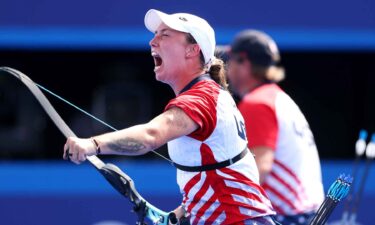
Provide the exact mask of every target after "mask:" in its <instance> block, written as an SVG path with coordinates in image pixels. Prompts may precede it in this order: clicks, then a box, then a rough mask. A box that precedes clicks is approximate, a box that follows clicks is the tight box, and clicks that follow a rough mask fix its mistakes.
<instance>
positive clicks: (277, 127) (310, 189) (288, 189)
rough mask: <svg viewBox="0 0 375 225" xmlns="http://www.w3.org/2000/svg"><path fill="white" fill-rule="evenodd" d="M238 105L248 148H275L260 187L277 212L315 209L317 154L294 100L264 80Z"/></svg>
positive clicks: (319, 186)
mask: <svg viewBox="0 0 375 225" xmlns="http://www.w3.org/2000/svg"><path fill="white" fill-rule="evenodd" d="M238 108H239V110H240V112H241V113H242V115H243V116H244V118H245V124H246V132H247V137H248V141H249V148H250V149H251V148H252V147H256V146H267V147H270V148H272V149H274V150H275V158H274V163H273V166H272V171H271V172H270V174H269V175H267V176H266V178H265V181H264V183H263V184H262V187H263V188H264V190H265V191H266V192H267V194H268V196H269V198H270V199H271V202H272V205H273V207H274V209H275V210H276V211H277V213H278V214H281V215H296V214H300V213H306V212H312V211H316V210H317V208H318V207H319V205H320V204H321V203H322V201H323V200H324V191H323V185H322V178H321V170H320V162H319V156H318V151H317V148H316V145H315V142H314V137H313V135H312V132H311V130H310V128H309V125H308V123H307V121H306V119H305V117H304V116H303V114H302V112H301V111H300V109H299V108H298V106H297V105H296V104H295V102H294V101H293V100H292V99H291V98H290V97H289V96H288V95H287V94H286V93H285V92H284V91H282V90H281V89H280V88H279V86H277V85H276V84H264V85H262V86H260V87H258V88H256V89H254V90H253V91H252V92H250V93H249V94H247V95H246V96H245V97H244V98H243V100H242V101H241V102H240V104H239V105H238ZM255 157H256V156H255Z"/></svg>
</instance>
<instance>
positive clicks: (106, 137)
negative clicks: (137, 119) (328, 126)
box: [94, 124, 159, 155]
mask: <svg viewBox="0 0 375 225" xmlns="http://www.w3.org/2000/svg"><path fill="white" fill-rule="evenodd" d="M94 139H95V140H96V141H97V142H98V144H99V147H100V151H101V154H117V155H142V154H145V153H147V152H149V151H151V150H154V149H155V148H157V147H159V145H157V142H156V137H155V134H154V133H153V131H152V129H150V128H148V126H147V124H142V125H137V126H133V127H130V128H127V129H124V130H120V131H116V132H112V133H107V134H103V135H100V136H96V137H94Z"/></svg>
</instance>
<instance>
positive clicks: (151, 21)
mask: <svg viewBox="0 0 375 225" xmlns="http://www.w3.org/2000/svg"><path fill="white" fill-rule="evenodd" d="M161 23H164V24H165V25H167V26H168V27H170V28H172V29H173V30H177V31H181V32H188V30H186V28H185V27H184V26H183V24H182V23H181V22H180V21H179V20H178V19H177V18H175V17H173V16H172V15H168V14H166V13H163V12H160V11H158V10H156V9H150V10H148V11H147V13H146V15H145V26H146V28H147V29H148V30H149V31H151V32H152V33H155V31H156V30H157V29H158V27H159V26H160V24H161Z"/></svg>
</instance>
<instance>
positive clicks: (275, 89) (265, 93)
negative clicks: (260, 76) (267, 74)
mask: <svg viewBox="0 0 375 225" xmlns="http://www.w3.org/2000/svg"><path fill="white" fill-rule="evenodd" d="M280 93H284V91H283V90H282V89H281V88H280V87H279V86H278V85H277V84H264V85H262V86H260V87H258V88H256V89H255V90H253V91H252V92H250V93H248V94H247V95H245V96H244V97H243V99H242V100H241V102H240V104H239V107H241V105H242V106H260V105H263V106H264V107H270V108H274V107H275V101H276V97H277V95H278V94H280Z"/></svg>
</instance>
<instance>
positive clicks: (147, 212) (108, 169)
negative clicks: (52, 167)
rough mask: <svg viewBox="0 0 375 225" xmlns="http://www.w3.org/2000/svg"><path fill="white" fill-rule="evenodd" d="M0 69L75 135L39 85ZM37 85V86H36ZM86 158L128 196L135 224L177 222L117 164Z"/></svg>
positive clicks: (66, 132) (59, 125)
mask: <svg viewBox="0 0 375 225" xmlns="http://www.w3.org/2000/svg"><path fill="white" fill-rule="evenodd" d="M0 71H4V72H6V73H7V74H10V75H13V76H14V77H16V78H17V79H19V80H20V81H21V82H22V83H23V84H24V85H26V87H27V88H28V89H29V90H30V91H31V92H32V93H33V95H34V96H35V98H36V99H37V100H38V101H39V103H40V104H41V106H42V107H43V109H44V110H45V111H46V113H47V114H48V115H49V117H50V118H51V119H52V121H53V122H54V123H55V125H56V126H57V128H58V129H59V130H60V131H61V132H62V133H63V134H64V135H65V137H66V138H68V137H76V135H75V134H74V132H73V131H72V130H71V129H70V128H69V127H68V125H67V124H66V123H65V122H64V120H63V119H62V118H61V116H60V115H59V114H58V113H57V112H56V110H55V109H54V108H53V106H52V104H51V103H50V102H49V101H48V99H47V98H46V96H45V95H44V94H43V93H42V91H41V90H40V89H39V88H38V86H39V87H40V85H38V84H36V83H34V82H33V81H32V80H31V79H30V78H29V77H28V76H26V75H25V74H23V73H21V72H20V71H18V70H15V69H12V68H9V67H0ZM37 85H38V86H37ZM87 160H88V161H89V162H90V163H91V164H92V165H93V166H94V167H95V168H96V169H97V170H98V171H99V172H100V173H101V174H102V175H103V176H104V178H105V179H106V180H107V181H108V182H109V183H110V184H111V185H112V186H113V187H114V188H115V189H116V190H117V191H118V192H119V193H120V194H121V195H123V196H124V197H126V198H128V199H129V200H130V202H131V203H132V204H133V205H134V208H133V209H134V211H135V212H136V213H137V215H138V221H137V222H136V224H137V225H144V224H146V223H145V222H144V218H148V219H150V220H151V221H152V222H153V223H154V224H160V225H167V224H168V222H169V221H170V222H171V223H173V224H174V223H177V221H176V215H175V214H174V213H173V212H171V213H168V212H164V211H162V210H160V209H158V208H156V207H155V206H153V205H152V204H150V203H149V202H147V201H146V200H145V199H144V198H143V197H142V196H141V195H140V194H139V193H138V191H137V190H136V188H135V185H134V182H133V180H132V179H131V178H130V177H129V176H128V175H127V174H126V173H124V172H123V171H121V169H120V168H118V167H117V166H115V165H113V164H110V163H104V162H103V161H102V160H100V159H99V158H98V157H97V156H88V157H87Z"/></svg>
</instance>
